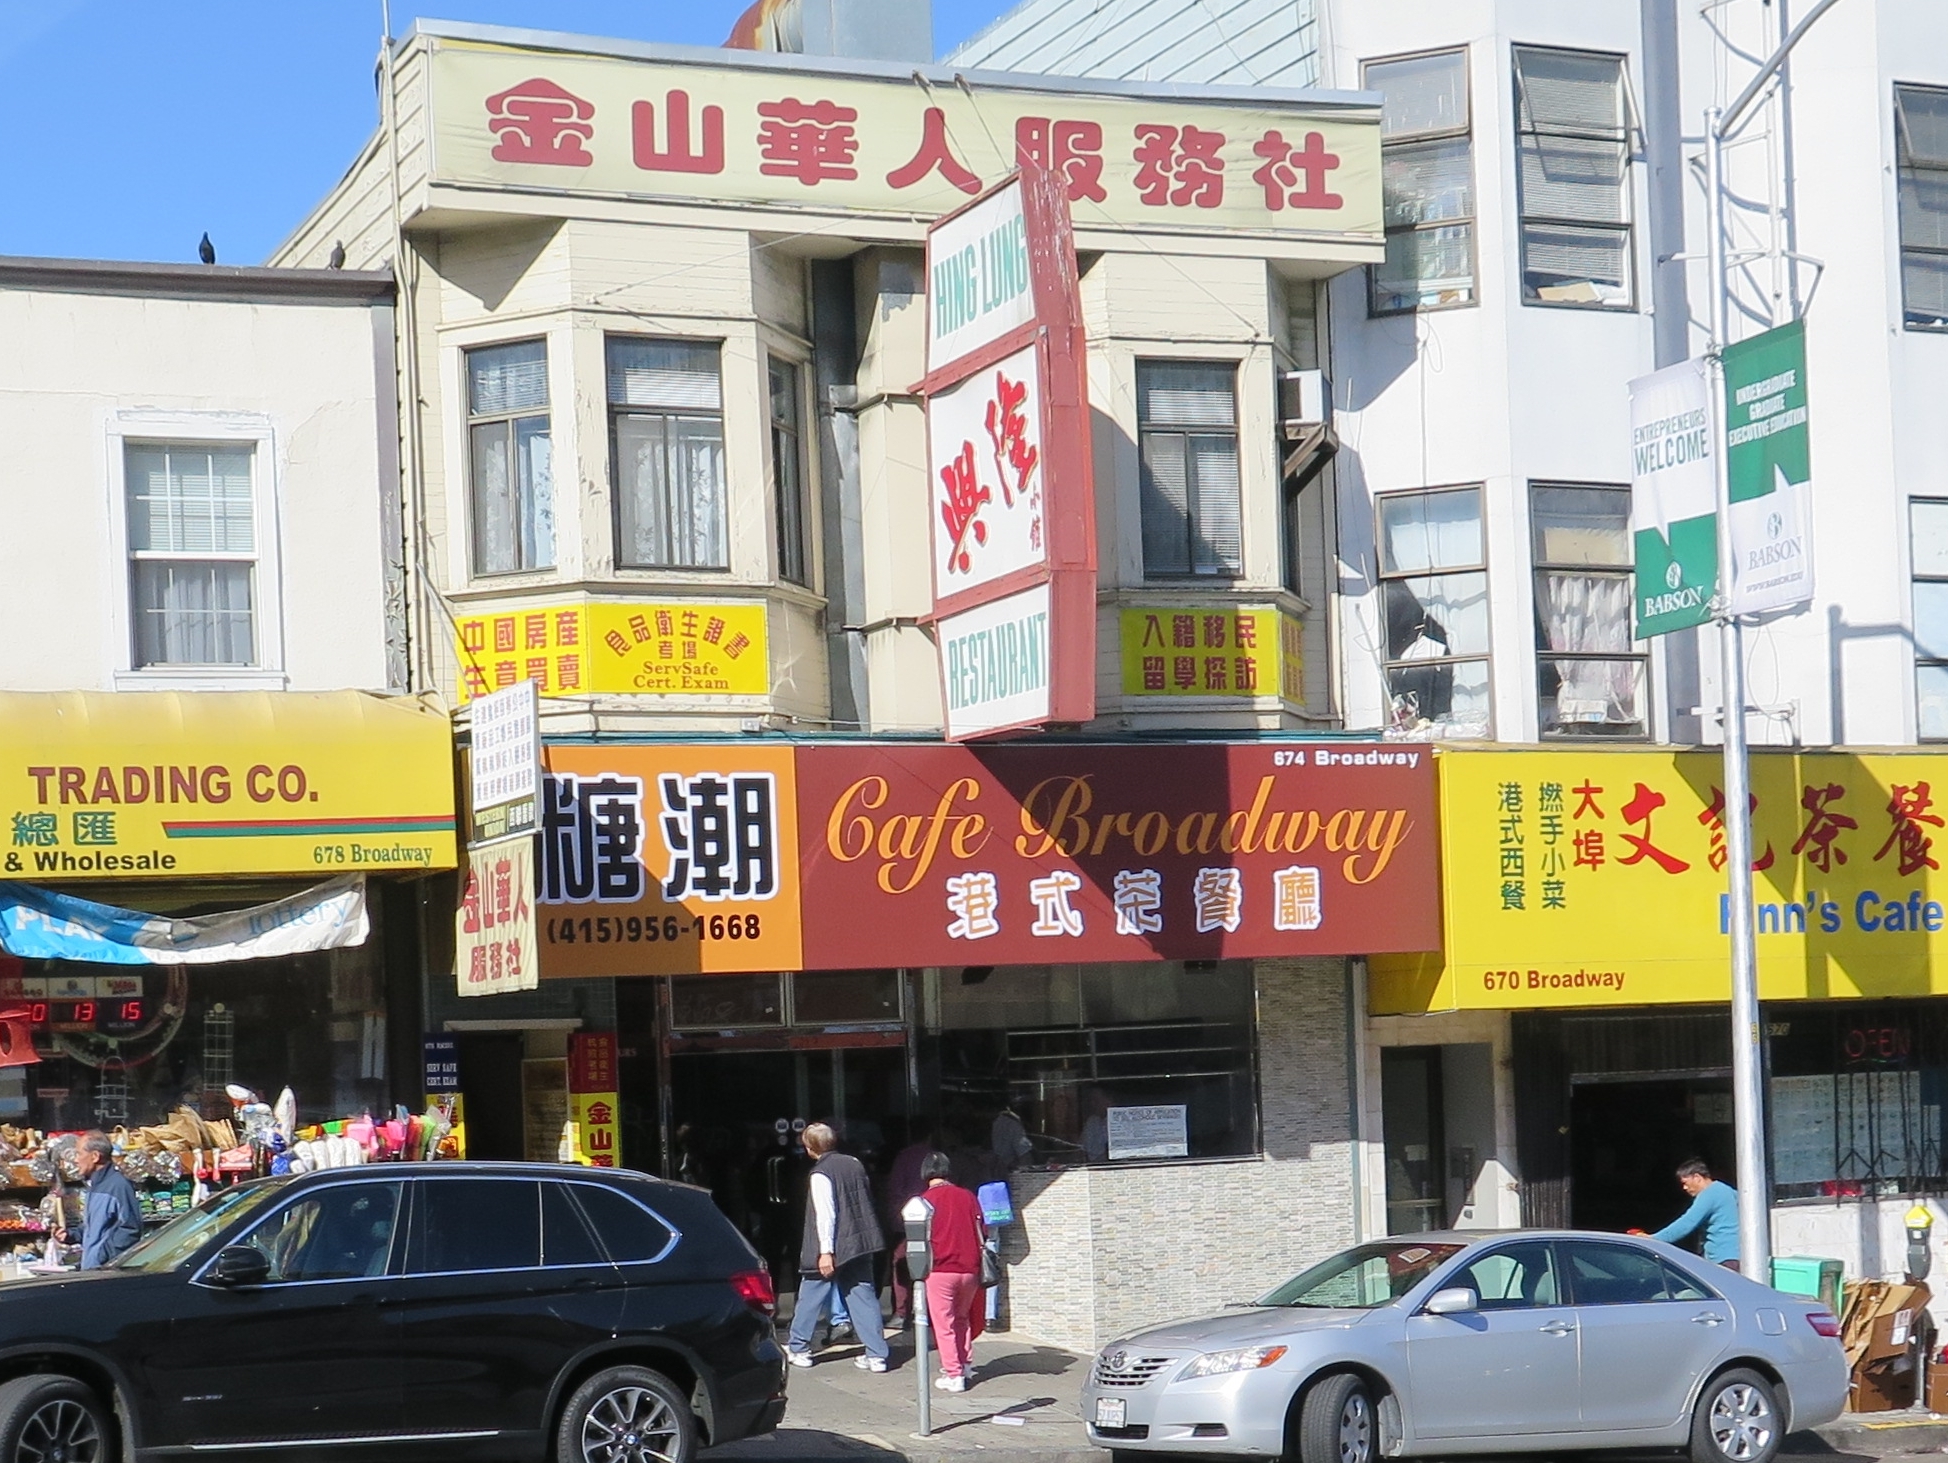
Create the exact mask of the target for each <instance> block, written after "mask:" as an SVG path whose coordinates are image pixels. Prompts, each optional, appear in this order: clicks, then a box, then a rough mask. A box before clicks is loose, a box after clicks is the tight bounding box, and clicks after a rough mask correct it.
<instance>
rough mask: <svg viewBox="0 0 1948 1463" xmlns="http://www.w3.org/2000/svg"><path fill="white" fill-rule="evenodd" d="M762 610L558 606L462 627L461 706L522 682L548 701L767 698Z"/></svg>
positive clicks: (678, 604)
mask: <svg viewBox="0 0 1948 1463" xmlns="http://www.w3.org/2000/svg"><path fill="white" fill-rule="evenodd" d="M764 625H765V621H764V606H763V605H761V604H706V603H700V602H698V601H695V600H679V601H674V602H672V603H669V604H639V603H635V602H625V603H613V602H610V601H606V600H569V601H563V602H554V601H550V602H548V603H546V604H522V605H520V606H518V607H512V608H508V609H502V610H492V611H481V612H479V613H475V614H469V615H466V616H463V617H462V618H461V620H460V629H459V643H458V645H457V646H456V647H455V653H456V656H457V659H458V661H459V667H460V670H459V686H458V688H457V689H458V696H459V700H460V702H461V703H462V704H464V703H466V702H468V701H471V700H472V699H473V698H474V697H475V696H480V695H484V694H486V693H487V692H489V691H498V690H503V689H505V688H506V687H508V686H512V685H514V684H516V683H517V682H519V681H523V680H528V681H533V682H534V683H535V686H536V688H537V689H538V691H539V693H540V694H541V695H543V696H588V695H597V694H599V695H607V696H669V695H685V696H762V695H763V694H764V693H765V692H766V691H767V690H769V689H770V684H771V680H770V677H771V669H770V659H769V653H768V650H767V645H766V637H765V630H764Z"/></svg>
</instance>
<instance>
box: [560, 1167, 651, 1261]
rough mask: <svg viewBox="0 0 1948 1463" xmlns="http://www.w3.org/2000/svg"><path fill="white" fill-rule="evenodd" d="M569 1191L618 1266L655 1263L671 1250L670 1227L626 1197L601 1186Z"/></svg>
mask: <svg viewBox="0 0 1948 1463" xmlns="http://www.w3.org/2000/svg"><path fill="white" fill-rule="evenodd" d="M571 1187H572V1188H573V1189H574V1190H575V1198H576V1200H577V1201H578V1202H580V1204H581V1206H582V1212H583V1213H584V1214H586V1215H588V1217H589V1222H590V1223H591V1224H593V1225H594V1226H595V1232H596V1233H597V1234H598V1235H600V1236H601V1237H602V1245H603V1248H605V1249H606V1250H608V1252H609V1258H610V1259H612V1260H614V1261H615V1262H616V1263H617V1264H618V1265H627V1264H630V1263H632V1262H639V1261H643V1260H654V1259H658V1258H660V1257H661V1256H662V1253H663V1251H665V1250H667V1249H668V1248H669V1247H670V1241H671V1239H673V1238H674V1237H675V1236H674V1235H673V1234H672V1233H671V1231H670V1227H669V1226H668V1225H667V1224H665V1223H663V1221H662V1220H660V1219H658V1218H657V1217H656V1216H655V1215H654V1214H651V1213H650V1212H649V1211H648V1210H647V1209H645V1208H643V1206H642V1205H640V1204H638V1203H637V1202H636V1201H635V1200H634V1199H631V1198H630V1197H629V1196H628V1195H627V1194H623V1193H619V1192H617V1191H616V1190H614V1189H611V1188H607V1187H605V1186H603V1185H601V1184H574V1185H572V1186H571Z"/></svg>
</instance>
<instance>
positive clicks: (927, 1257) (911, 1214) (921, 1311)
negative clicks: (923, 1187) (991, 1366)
mask: <svg viewBox="0 0 1948 1463" xmlns="http://www.w3.org/2000/svg"><path fill="white" fill-rule="evenodd" d="M900 1223H901V1224H902V1225H904V1226H905V1228H906V1273H907V1274H909V1275H911V1276H912V1277H913V1359H914V1361H915V1362H917V1363H918V1365H916V1366H915V1367H914V1368H913V1372H914V1376H915V1377H916V1378H917V1380H918V1384H919V1388H920V1392H919V1398H918V1401H919V1405H920V1436H922V1437H925V1436H926V1435H927V1434H928V1433H930V1432H932V1431H933V1394H932V1393H930V1392H929V1391H928V1390H927V1363H928V1356H927V1272H928V1271H930V1270H932V1269H933V1205H931V1204H929V1203H928V1202H927V1201H926V1200H925V1199H922V1198H920V1197H919V1196H918V1195H917V1194H916V1195H915V1196H914V1197H913V1198H911V1199H908V1200H907V1201H906V1204H905V1206H904V1207H902V1208H901V1210H900Z"/></svg>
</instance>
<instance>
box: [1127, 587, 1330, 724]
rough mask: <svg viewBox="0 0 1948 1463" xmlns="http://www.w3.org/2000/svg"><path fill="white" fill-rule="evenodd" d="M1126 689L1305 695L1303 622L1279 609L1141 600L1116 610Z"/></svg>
mask: <svg viewBox="0 0 1948 1463" xmlns="http://www.w3.org/2000/svg"><path fill="white" fill-rule="evenodd" d="M1121 631H1122V641H1123V694H1124V695H1125V696H1222V697H1232V698H1237V697H1244V698H1251V697H1256V696H1277V697H1279V698H1281V699H1282V700H1286V701H1291V702H1297V703H1302V702H1303V701H1304V700H1305V660H1304V628H1303V626H1301V625H1300V623H1299V620H1298V618H1297V617H1296V616H1293V615H1287V614H1285V613H1283V612H1282V611H1279V610H1276V609H1243V610H1234V609H1221V610H1220V609H1212V608H1210V607H1208V606H1205V607H1199V606H1197V605H1171V606H1164V605H1144V606H1142V607H1140V608H1136V609H1125V610H1124V611H1123V613H1122V617H1121Z"/></svg>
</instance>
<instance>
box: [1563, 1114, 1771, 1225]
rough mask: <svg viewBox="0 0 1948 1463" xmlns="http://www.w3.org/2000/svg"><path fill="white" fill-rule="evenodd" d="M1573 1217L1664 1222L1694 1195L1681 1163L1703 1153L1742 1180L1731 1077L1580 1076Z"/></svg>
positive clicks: (1573, 1129) (1573, 1122)
mask: <svg viewBox="0 0 1948 1463" xmlns="http://www.w3.org/2000/svg"><path fill="white" fill-rule="evenodd" d="M1569 1131H1570V1164H1571V1172H1572V1175H1573V1179H1574V1182H1573V1183H1572V1184H1571V1186H1570V1223H1571V1224H1572V1225H1574V1226H1575V1227H1576V1228H1577V1229H1602V1230H1628V1229H1653V1230H1654V1229H1661V1228H1662V1227H1663V1226H1664V1225H1666V1224H1668V1223H1670V1221H1671V1220H1673V1219H1675V1218H1676V1217H1677V1216H1678V1215H1679V1214H1681V1213H1682V1212H1683V1211H1684V1208H1685V1206H1686V1205H1687V1204H1688V1203H1689V1202H1690V1201H1689V1200H1688V1199H1686V1198H1685V1197H1684V1192H1683V1190H1681V1189H1680V1188H1679V1187H1678V1184H1677V1166H1678V1165H1679V1164H1680V1163H1683V1162H1684V1161H1685V1160H1686V1159H1688V1158H1702V1159H1703V1160H1704V1161H1705V1163H1706V1164H1707V1165H1709V1167H1710V1169H1711V1171H1712V1173H1713V1174H1714V1175H1715V1176H1717V1177H1718V1178H1721V1179H1724V1180H1726V1181H1727V1182H1728V1183H1731V1184H1733V1185H1736V1184H1737V1182H1738V1175H1737V1172H1736V1170H1735V1169H1734V1167H1733V1158H1734V1151H1733V1143H1732V1098H1731V1082H1730V1079H1729V1078H1725V1077H1717V1076H1709V1077H1706V1076H1698V1077H1667V1078H1658V1079H1654V1080H1650V1081H1606V1082H1579V1083H1577V1084H1575V1086H1574V1087H1572V1088H1571V1091H1570V1101H1569Z"/></svg>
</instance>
